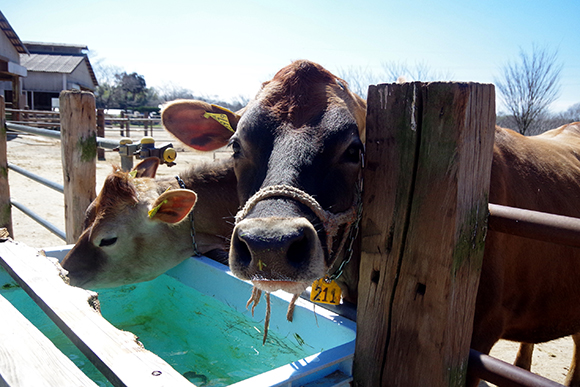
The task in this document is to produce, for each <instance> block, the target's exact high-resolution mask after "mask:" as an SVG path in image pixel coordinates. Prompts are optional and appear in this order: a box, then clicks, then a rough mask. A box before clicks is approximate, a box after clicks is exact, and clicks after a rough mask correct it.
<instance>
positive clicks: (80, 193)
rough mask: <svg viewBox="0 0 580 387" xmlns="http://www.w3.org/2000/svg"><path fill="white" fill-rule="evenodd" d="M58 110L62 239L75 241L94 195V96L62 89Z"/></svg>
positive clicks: (81, 229)
mask: <svg viewBox="0 0 580 387" xmlns="http://www.w3.org/2000/svg"><path fill="white" fill-rule="evenodd" d="M60 111H61V115H60V121H61V130H60V142H61V149H62V152H61V153H62V173H63V186H64V215H65V228H66V229H65V232H66V242H67V243H75V242H76V241H77V239H78V237H79V236H80V235H81V233H82V231H83V223H84V220H85V210H86V209H87V207H88V206H89V204H91V202H92V201H93V200H94V199H95V197H96V175H97V126H96V125H97V124H96V109H95V97H94V96H93V94H92V93H89V92H81V91H78V90H69V91H63V92H61V93H60Z"/></svg>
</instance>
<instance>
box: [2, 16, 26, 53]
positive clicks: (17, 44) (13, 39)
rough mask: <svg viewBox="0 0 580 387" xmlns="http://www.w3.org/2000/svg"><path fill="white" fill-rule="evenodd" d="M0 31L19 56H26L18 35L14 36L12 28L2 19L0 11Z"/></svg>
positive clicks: (24, 47)
mask: <svg viewBox="0 0 580 387" xmlns="http://www.w3.org/2000/svg"><path fill="white" fill-rule="evenodd" d="M0 30H2V32H4V34H5V35H6V37H7V38H8V40H10V43H12V45H13V46H14V48H15V49H16V51H18V52H19V53H20V54H28V50H27V49H26V46H25V45H24V44H23V43H22V41H21V40H20V38H19V37H18V35H16V32H14V30H13V29H12V26H11V25H10V23H8V20H7V19H6V18H5V17H4V14H3V13H2V11H0Z"/></svg>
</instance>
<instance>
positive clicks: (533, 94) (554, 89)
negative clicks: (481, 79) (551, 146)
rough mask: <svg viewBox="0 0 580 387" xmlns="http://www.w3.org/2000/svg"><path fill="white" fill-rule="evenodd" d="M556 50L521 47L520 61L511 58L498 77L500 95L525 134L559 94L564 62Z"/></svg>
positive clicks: (543, 114)
mask: <svg viewBox="0 0 580 387" xmlns="http://www.w3.org/2000/svg"><path fill="white" fill-rule="evenodd" d="M557 57H558V53H557V50H554V51H550V50H548V49H547V48H539V47H537V46H536V45H533V46H532V52H531V53H529V54H528V53H526V52H524V51H523V50H522V49H520V53H519V61H515V62H508V63H507V64H506V65H504V66H503V67H502V75H501V76H500V77H499V78H496V79H495V84H496V87H497V89H498V90H499V94H500V97H501V99H502V100H503V102H504V104H505V105H506V108H507V109H508V110H509V111H510V113H511V114H512V115H513V118H514V120H515V122H516V125H517V129H518V131H519V132H520V133H521V134H524V135H525V134H526V133H527V132H528V131H529V129H530V128H532V127H533V124H534V121H536V120H539V119H540V118H541V117H543V116H545V114H546V113H547V109H548V106H549V105H550V104H551V103H552V102H554V101H555V100H556V99H557V98H558V96H559V94H560V83H559V81H560V72H561V70H562V65H561V64H560V63H559V62H558V60H557Z"/></svg>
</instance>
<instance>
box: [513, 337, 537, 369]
mask: <svg viewBox="0 0 580 387" xmlns="http://www.w3.org/2000/svg"><path fill="white" fill-rule="evenodd" d="M533 352H534V344H531V343H520V349H519V350H518V354H517V356H516V361H515V362H514V365H515V366H518V367H520V368H523V369H525V370H526V371H529V370H530V369H531V367H532V354H533Z"/></svg>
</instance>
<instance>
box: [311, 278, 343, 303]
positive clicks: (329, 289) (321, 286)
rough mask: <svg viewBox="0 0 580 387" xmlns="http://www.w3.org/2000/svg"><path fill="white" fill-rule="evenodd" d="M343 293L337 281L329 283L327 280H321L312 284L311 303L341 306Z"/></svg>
mask: <svg viewBox="0 0 580 387" xmlns="http://www.w3.org/2000/svg"><path fill="white" fill-rule="evenodd" d="M341 297H342V291H341V290H340V287H339V286H338V284H337V283H336V281H330V282H327V280H326V278H319V279H317V280H316V281H314V283H313V284H312V290H311V291H310V301H312V302H319V303H321V304H331V305H339V304H340V299H341Z"/></svg>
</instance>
